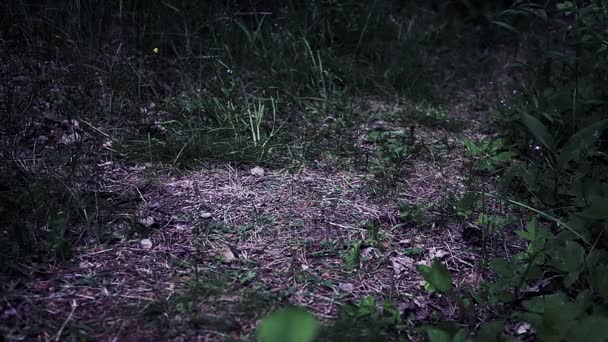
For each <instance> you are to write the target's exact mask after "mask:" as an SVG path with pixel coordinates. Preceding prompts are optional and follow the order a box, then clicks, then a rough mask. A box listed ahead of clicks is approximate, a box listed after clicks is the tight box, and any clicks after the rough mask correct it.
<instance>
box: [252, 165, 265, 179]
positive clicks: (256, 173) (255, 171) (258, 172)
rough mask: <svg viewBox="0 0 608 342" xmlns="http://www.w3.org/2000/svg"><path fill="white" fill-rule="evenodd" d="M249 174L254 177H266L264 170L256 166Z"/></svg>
mask: <svg viewBox="0 0 608 342" xmlns="http://www.w3.org/2000/svg"><path fill="white" fill-rule="evenodd" d="M249 173H250V174H251V175H252V176H257V177H262V176H264V169H262V168H261V167H259V166H256V167H254V168H252V169H251V170H249Z"/></svg>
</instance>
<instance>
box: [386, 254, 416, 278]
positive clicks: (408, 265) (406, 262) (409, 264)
mask: <svg viewBox="0 0 608 342" xmlns="http://www.w3.org/2000/svg"><path fill="white" fill-rule="evenodd" d="M391 263H392V265H393V270H394V271H395V274H401V273H403V272H404V271H408V270H411V269H413V268H414V259H412V258H410V257H407V256H396V257H391Z"/></svg>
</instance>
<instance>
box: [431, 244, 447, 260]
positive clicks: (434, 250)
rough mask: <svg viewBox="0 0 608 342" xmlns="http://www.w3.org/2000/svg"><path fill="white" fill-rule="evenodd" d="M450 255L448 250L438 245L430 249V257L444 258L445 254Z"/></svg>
mask: <svg viewBox="0 0 608 342" xmlns="http://www.w3.org/2000/svg"><path fill="white" fill-rule="evenodd" d="M446 255H448V252H446V251H444V250H443V249H438V248H436V247H432V248H431V250H430V251H429V259H431V260H432V259H442V258H443V257H444V256H446Z"/></svg>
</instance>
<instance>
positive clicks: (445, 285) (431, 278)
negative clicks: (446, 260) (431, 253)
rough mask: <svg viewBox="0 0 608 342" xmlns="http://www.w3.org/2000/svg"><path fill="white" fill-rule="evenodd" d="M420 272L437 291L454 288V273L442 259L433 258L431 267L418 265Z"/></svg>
mask: <svg viewBox="0 0 608 342" xmlns="http://www.w3.org/2000/svg"><path fill="white" fill-rule="evenodd" d="M418 272H420V274H422V277H423V278H424V280H425V281H426V282H427V283H428V284H429V285H430V286H432V287H433V288H434V289H437V291H439V292H443V293H446V292H448V291H450V290H451V289H452V275H451V274H450V272H449V271H448V268H447V267H446V266H445V265H444V264H442V263H441V261H439V260H437V259H435V260H433V265H431V267H428V266H425V265H418Z"/></svg>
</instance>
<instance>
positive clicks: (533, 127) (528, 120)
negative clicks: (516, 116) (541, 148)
mask: <svg viewBox="0 0 608 342" xmlns="http://www.w3.org/2000/svg"><path fill="white" fill-rule="evenodd" d="M521 122H522V123H523V124H524V126H526V128H527V129H528V131H530V133H532V135H533V136H534V137H535V138H536V140H538V141H539V142H540V143H541V144H543V145H545V147H546V148H547V149H549V150H550V151H553V150H554V146H555V145H554V144H553V138H552V137H551V134H550V133H549V130H548V129H547V127H546V126H545V125H544V124H543V123H542V122H540V120H538V119H537V118H535V117H533V116H532V115H529V114H526V113H521Z"/></svg>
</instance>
